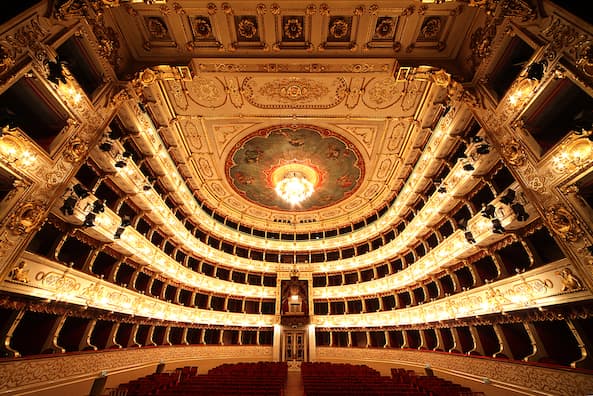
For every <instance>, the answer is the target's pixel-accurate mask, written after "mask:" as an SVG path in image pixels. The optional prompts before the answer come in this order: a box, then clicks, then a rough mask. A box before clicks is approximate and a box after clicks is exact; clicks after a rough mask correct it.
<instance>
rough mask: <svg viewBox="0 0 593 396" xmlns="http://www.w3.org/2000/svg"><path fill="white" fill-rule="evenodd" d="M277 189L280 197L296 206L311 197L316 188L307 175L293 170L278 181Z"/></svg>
mask: <svg viewBox="0 0 593 396" xmlns="http://www.w3.org/2000/svg"><path fill="white" fill-rule="evenodd" d="M275 190H276V194H278V196H279V197H280V198H282V199H283V200H284V201H286V202H288V203H289V204H291V205H293V206H294V205H298V204H299V203H301V202H303V201H304V200H305V199H307V198H309V197H310V196H311V195H312V194H313V191H314V190H315V188H314V185H313V183H311V182H310V181H309V180H307V178H306V177H305V175H303V174H302V173H300V172H296V171H292V172H288V173H287V174H285V175H284V178H282V179H281V180H280V181H278V183H277V184H276V187H275Z"/></svg>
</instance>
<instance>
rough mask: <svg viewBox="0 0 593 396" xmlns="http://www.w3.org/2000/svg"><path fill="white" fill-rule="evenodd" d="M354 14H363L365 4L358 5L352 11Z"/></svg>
mask: <svg viewBox="0 0 593 396" xmlns="http://www.w3.org/2000/svg"><path fill="white" fill-rule="evenodd" d="M352 14H354V15H356V16H361V15H362V14H364V7H363V6H360V7H356V8H355V9H354V11H353V12H352Z"/></svg>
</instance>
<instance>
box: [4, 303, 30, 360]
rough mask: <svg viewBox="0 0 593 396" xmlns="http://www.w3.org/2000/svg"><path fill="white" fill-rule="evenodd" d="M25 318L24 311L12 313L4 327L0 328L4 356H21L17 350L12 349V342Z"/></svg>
mask: <svg viewBox="0 0 593 396" xmlns="http://www.w3.org/2000/svg"><path fill="white" fill-rule="evenodd" d="M23 316H25V311H24V310H19V311H12V312H11V313H10V314H9V317H8V318H7V319H6V320H5V321H4V323H3V325H2V327H0V340H2V342H1V343H0V353H2V356H6V357H12V358H17V357H20V356H21V354H20V353H19V351H17V350H16V349H12V348H11V347H10V340H11V339H12V336H13V334H14V330H15V329H16V328H17V326H18V325H19V323H20V321H21V319H23Z"/></svg>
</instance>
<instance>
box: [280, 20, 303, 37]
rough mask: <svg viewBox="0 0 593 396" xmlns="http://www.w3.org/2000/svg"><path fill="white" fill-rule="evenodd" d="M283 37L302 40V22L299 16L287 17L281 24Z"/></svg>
mask: <svg viewBox="0 0 593 396" xmlns="http://www.w3.org/2000/svg"><path fill="white" fill-rule="evenodd" d="M283 33H284V37H285V38H287V39H289V40H303V23H302V20H301V19H300V18H297V17H289V18H287V19H286V22H285V23H284V26H283Z"/></svg>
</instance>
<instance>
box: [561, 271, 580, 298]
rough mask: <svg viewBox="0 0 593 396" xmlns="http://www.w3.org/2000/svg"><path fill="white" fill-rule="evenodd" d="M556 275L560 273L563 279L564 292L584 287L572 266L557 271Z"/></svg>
mask: <svg viewBox="0 0 593 396" xmlns="http://www.w3.org/2000/svg"><path fill="white" fill-rule="evenodd" d="M556 275H558V276H559V277H560V278H561V279H562V291H563V292H567V291H568V292H570V291H576V290H580V289H582V288H583V284H582V283H581V280H580V279H579V278H577V277H576V276H575V275H574V274H573V273H572V270H571V269H570V268H568V267H567V268H563V269H562V270H561V271H557V272H556Z"/></svg>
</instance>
